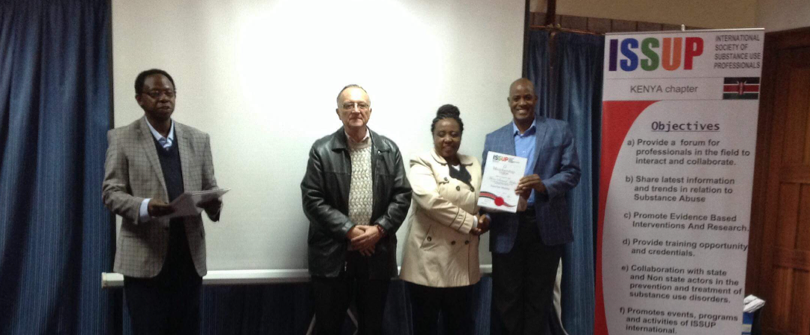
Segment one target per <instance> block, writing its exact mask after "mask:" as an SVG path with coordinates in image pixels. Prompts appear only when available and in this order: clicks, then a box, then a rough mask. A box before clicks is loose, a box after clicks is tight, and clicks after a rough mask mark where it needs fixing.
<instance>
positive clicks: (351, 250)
mask: <svg viewBox="0 0 810 335" xmlns="http://www.w3.org/2000/svg"><path fill="white" fill-rule="evenodd" d="M337 102H338V105H337V107H338V108H337V110H336V111H337V115H338V117H339V118H340V120H341V121H342V122H343V127H341V128H340V129H338V130H337V131H336V132H335V133H333V134H331V135H328V136H325V137H323V138H321V139H319V140H317V141H315V143H314V144H313V145H312V149H311V150H310V152H309V161H308V163H307V172H306V175H304V180H303V181H302V182H301V194H302V198H303V206H304V213H305V214H306V216H307V218H309V237H308V240H307V244H308V246H309V250H308V256H309V257H308V258H309V273H310V275H311V276H312V288H313V296H314V299H315V317H316V323H317V326H316V328H317V333H318V334H340V330H341V328H342V325H343V322H344V320H345V316H346V309H347V308H348V306H349V303H350V301H351V299H352V298H353V297H354V298H356V299H357V300H356V302H357V312H358V313H357V314H358V327H359V334H380V333H382V321H383V310H384V307H385V299H386V296H387V295H388V286H389V283H390V280H391V277H394V276H396V275H397V264H396V251H397V246H396V245H397V239H396V232H397V229H399V226H400V225H401V224H402V222H403V221H404V220H405V215H406V214H407V213H408V207H409V206H410V202H411V187H410V184H408V179H407V177H406V175H405V169H404V166H403V163H402V156H401V155H400V152H399V148H398V147H397V146H396V144H394V142H393V141H391V140H390V139H388V138H386V137H384V136H382V135H379V134H377V133H375V132H373V131H371V130H370V129H369V128H368V127H367V124H368V120H369V117H370V116H371V101H370V99H369V97H368V94H367V93H366V91H365V90H364V89H363V88H362V87H360V86H357V85H349V86H346V87H344V88H343V90H341V91H340V93H339V94H338V98H337Z"/></svg>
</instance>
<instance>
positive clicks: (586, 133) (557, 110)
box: [529, 31, 604, 335]
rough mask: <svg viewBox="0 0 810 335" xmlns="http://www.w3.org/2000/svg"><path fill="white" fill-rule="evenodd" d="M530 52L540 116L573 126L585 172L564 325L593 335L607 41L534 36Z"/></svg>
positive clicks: (566, 270) (575, 203) (576, 198)
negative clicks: (603, 70) (605, 45)
mask: <svg viewBox="0 0 810 335" xmlns="http://www.w3.org/2000/svg"><path fill="white" fill-rule="evenodd" d="M529 50H530V55H529V68H530V72H529V79H531V80H532V81H533V82H534V83H535V85H536V86H541V85H542V86H544V87H542V88H538V89H537V91H538V96H539V97H541V99H543V98H545V100H546V102H545V103H544V104H542V106H541V109H539V110H538V113H540V115H545V116H547V117H551V118H555V119H560V120H565V121H567V122H568V124H569V125H570V126H571V129H572V131H573V132H574V137H575V139H576V145H577V152H578V153H579V159H580V166H581V168H582V177H581V179H580V182H579V185H578V186H577V187H576V188H574V189H573V190H572V191H571V192H569V193H568V195H567V196H568V204H569V206H570V212H571V219H572V223H573V229H574V242H573V243H570V244H568V245H566V249H565V254H564V256H563V277H562V283H561V288H562V299H561V300H562V301H561V303H562V318H563V325H564V326H565V329H566V330H567V331H568V333H569V334H577V335H587V334H593V317H594V305H595V300H594V299H595V297H594V274H595V268H594V264H595V263H594V251H595V239H594V237H595V233H594V232H595V228H596V226H597V222H596V213H597V212H598V202H597V196H598V194H599V192H598V189H597V187H598V175H599V171H598V169H599V144H600V141H601V134H600V129H601V128H600V127H601V115H602V61H603V57H604V56H603V55H604V38H603V37H601V36H593V35H580V34H573V33H566V32H557V33H555V35H554V36H553V37H550V34H549V33H548V32H546V31H533V32H531V40H530V49H529ZM549 64H552V65H553V66H552V67H550V66H549ZM541 76H542V77H541ZM543 108H545V109H543Z"/></svg>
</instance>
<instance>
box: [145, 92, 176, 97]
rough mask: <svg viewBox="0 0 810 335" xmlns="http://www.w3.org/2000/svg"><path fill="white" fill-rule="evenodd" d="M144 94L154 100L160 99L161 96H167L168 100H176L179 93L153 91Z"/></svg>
mask: <svg viewBox="0 0 810 335" xmlns="http://www.w3.org/2000/svg"><path fill="white" fill-rule="evenodd" d="M143 93H144V94H146V95H148V96H150V97H152V99H159V98H160V96H161V95H163V94H165V95H166V97H168V98H174V97H175V96H176V95H177V91H173V90H165V91H162V90H151V91H149V92H143Z"/></svg>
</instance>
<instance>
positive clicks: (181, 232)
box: [124, 224, 202, 335]
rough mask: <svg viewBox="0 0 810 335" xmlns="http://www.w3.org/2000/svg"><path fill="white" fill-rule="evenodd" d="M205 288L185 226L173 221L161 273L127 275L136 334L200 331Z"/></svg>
mask: <svg viewBox="0 0 810 335" xmlns="http://www.w3.org/2000/svg"><path fill="white" fill-rule="evenodd" d="M178 226H179V227H180V228H177V227H178ZM201 288H202V278H201V277H200V275H199V274H197V270H196V269H195V268H194V261H193V260H192V259H191V252H190V251H189V247H188V241H187V239H186V237H185V229H182V224H180V225H175V224H172V231H171V233H170V241H169V252H168V254H167V255H166V261H165V262H164V263H163V268H162V269H161V271H160V273H159V274H158V275H157V276H155V277H153V278H134V277H128V276H125V277H124V295H125V297H126V301H127V309H128V310H129V316H130V319H131V320H132V331H133V334H135V335H141V334H144V335H146V334H149V335H154V334H158V335H159V334H199V333H200V291H201Z"/></svg>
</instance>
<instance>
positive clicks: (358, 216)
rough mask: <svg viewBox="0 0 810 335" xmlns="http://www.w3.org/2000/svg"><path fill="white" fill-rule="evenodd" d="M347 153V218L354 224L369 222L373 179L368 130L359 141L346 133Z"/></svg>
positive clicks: (367, 223)
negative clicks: (349, 179) (349, 166)
mask: <svg viewBox="0 0 810 335" xmlns="http://www.w3.org/2000/svg"><path fill="white" fill-rule="evenodd" d="M346 138H347V139H348V142H349V155H350V156H351V160H352V178H351V186H349V219H351V220H352V222H354V223H355V224H359V225H364V226H367V225H369V224H371V211H372V206H373V203H374V190H373V187H372V186H373V180H372V173H371V137H369V134H368V130H366V136H365V137H364V138H363V140H362V141H360V142H355V141H354V140H352V138H351V137H350V136H348V134H347V135H346Z"/></svg>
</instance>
